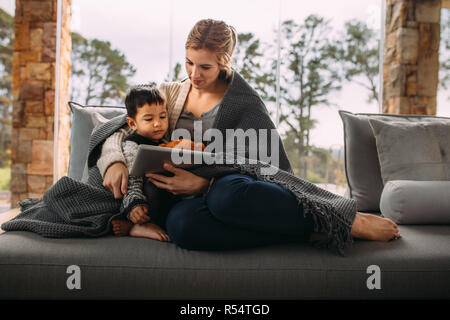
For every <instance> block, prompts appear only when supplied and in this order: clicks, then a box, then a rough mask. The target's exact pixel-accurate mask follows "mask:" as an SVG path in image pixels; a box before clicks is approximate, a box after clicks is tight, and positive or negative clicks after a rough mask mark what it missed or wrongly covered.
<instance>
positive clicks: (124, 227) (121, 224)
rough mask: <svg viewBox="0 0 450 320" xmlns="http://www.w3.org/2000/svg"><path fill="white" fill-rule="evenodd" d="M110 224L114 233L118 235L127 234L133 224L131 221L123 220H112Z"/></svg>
mask: <svg viewBox="0 0 450 320" xmlns="http://www.w3.org/2000/svg"><path fill="white" fill-rule="evenodd" d="M111 224H112V229H113V232H114V235H116V236H118V237H121V236H127V235H128V234H129V233H130V229H131V227H132V226H133V224H132V223H131V222H129V221H125V220H112V221H111Z"/></svg>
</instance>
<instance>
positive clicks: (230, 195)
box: [207, 174, 254, 220]
mask: <svg viewBox="0 0 450 320" xmlns="http://www.w3.org/2000/svg"><path fill="white" fill-rule="evenodd" d="M253 181H254V179H253V178H251V177H249V176H246V175H242V174H230V175H227V176H225V177H222V178H220V179H218V180H217V181H216V182H215V183H214V184H213V186H212V187H211V190H210V191H209V193H208V196H207V204H208V208H209V209H210V210H211V213H212V214H213V215H214V216H215V217H216V218H219V219H220V220H224V219H225V220H226V218H227V217H229V215H230V214H232V212H234V211H236V210H237V209H239V208H240V207H243V205H244V204H243V203H241V202H242V201H245V198H246V196H245V195H246V192H247V190H248V188H249V187H250V186H251V184H252V183H253Z"/></svg>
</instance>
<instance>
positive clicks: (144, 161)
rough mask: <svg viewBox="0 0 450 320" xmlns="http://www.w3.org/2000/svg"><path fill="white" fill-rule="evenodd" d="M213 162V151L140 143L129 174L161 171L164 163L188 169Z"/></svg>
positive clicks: (136, 174) (138, 174)
mask: <svg viewBox="0 0 450 320" xmlns="http://www.w3.org/2000/svg"><path fill="white" fill-rule="evenodd" d="M213 162H214V153H210V152H203V151H195V150H194V151H193V150H188V149H177V148H167V147H159V146H152V145H148V144H140V145H139V148H138V152H137V154H136V159H135V160H134V163H133V167H132V168H131V171H130V174H131V175H133V176H144V175H145V173H146V172H154V173H163V172H167V170H165V169H164V168H163V165H164V163H170V164H172V165H173V166H174V167H178V168H183V169H189V168H194V167H197V166H201V165H205V164H211V163H213Z"/></svg>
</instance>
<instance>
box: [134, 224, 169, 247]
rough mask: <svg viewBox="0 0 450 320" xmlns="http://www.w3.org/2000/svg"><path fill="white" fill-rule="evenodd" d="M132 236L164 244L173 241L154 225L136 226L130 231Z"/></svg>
mask: <svg viewBox="0 0 450 320" xmlns="http://www.w3.org/2000/svg"><path fill="white" fill-rule="evenodd" d="M130 236H132V237H143V238H150V239H154V240H159V241H164V242H170V241H171V240H170V237H169V235H168V234H167V233H166V232H165V231H164V230H163V229H161V228H160V227H159V226H158V225H156V224H154V223H144V224H134V225H133V226H132V228H131V230H130Z"/></svg>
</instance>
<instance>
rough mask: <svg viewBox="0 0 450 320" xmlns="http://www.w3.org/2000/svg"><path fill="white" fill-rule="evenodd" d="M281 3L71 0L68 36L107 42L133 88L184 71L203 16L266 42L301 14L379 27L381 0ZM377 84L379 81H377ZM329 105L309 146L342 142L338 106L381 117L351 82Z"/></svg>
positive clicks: (442, 101)
mask: <svg viewBox="0 0 450 320" xmlns="http://www.w3.org/2000/svg"><path fill="white" fill-rule="evenodd" d="M280 1H281V3H280V2H279V1H278V0H227V1H223V0H222V1H217V0H190V1H183V0H166V1H155V0H127V1H123V0H72V31H76V32H79V33H81V34H82V35H83V36H84V37H86V38H98V39H101V40H108V41H110V42H111V44H112V46H113V47H115V48H117V49H119V50H121V51H122V52H123V53H125V55H126V57H127V59H128V61H129V62H130V63H132V64H133V65H134V66H135V67H136V69H137V72H136V74H135V76H134V78H133V79H131V82H132V83H133V84H138V83H146V82H148V81H156V82H158V83H160V82H161V81H163V80H164V78H165V77H166V76H167V73H168V71H169V66H173V65H174V64H175V63H176V62H180V63H182V66H184V63H183V62H184V54H185V51H184V43H185V40H186V37H187V34H188V32H189V30H190V29H191V28H192V26H193V25H194V24H195V22H196V21H198V20H200V19H203V18H213V19H219V20H223V21H225V22H226V23H228V24H230V25H232V26H234V27H235V28H236V29H237V31H238V32H239V33H241V32H242V33H244V32H252V33H254V34H255V35H256V36H257V37H258V38H259V39H261V41H263V42H266V43H273V42H274V41H275V34H274V30H275V29H276V27H277V26H278V19H279V17H281V20H282V21H284V20H287V19H293V20H295V21H296V22H298V23H301V22H302V21H303V20H304V19H305V18H306V16H308V15H309V14H312V13H315V14H318V15H321V16H323V17H325V18H327V19H329V20H330V24H331V25H332V26H333V27H335V28H336V29H339V28H340V29H342V27H343V25H344V22H345V21H348V20H351V19H354V18H358V19H361V20H363V21H366V22H367V23H368V24H369V25H370V26H371V27H372V28H375V29H379V28H380V25H381V15H380V13H381V5H382V2H381V1H382V0H365V1H361V0H340V1H335V0H314V1H309V0H280ZM14 6H15V1H14V0H0V7H1V8H3V9H4V10H6V11H7V12H9V13H11V14H13V13H14ZM171 12H172V13H173V20H172V26H173V28H172V29H171V27H170V26H171V19H170V13H171ZM170 39H172V41H170ZM170 43H172V51H171V50H170V49H169V48H170V45H169V44H170ZM171 52H172V55H171V54H170V53H171ZM170 56H172V59H170ZM183 72H184V70H183ZM184 74H185V73H184ZM376 81H377V83H378V81H379V80H378V79H377V80H376ZM330 100H331V101H332V102H333V103H335V104H337V105H338V106H335V107H327V106H317V107H315V108H314V109H313V112H312V118H313V119H316V120H317V121H318V122H317V124H316V128H315V129H313V130H312V132H311V142H312V144H314V145H316V146H319V147H324V148H330V147H332V148H333V149H336V148H339V147H342V146H343V145H344V142H343V140H344V138H343V127H342V122H341V119H340V117H339V114H338V110H339V109H342V110H347V111H351V112H355V113H356V112H364V113H378V112H379V106H378V104H377V103H375V102H372V103H370V104H369V103H367V101H366V100H367V92H366V91H365V89H362V88H361V87H359V86H358V85H356V84H351V83H344V85H343V89H342V90H341V91H340V92H338V93H335V94H333V95H331V96H330ZM449 103H450V101H448V100H447V99H446V97H443V93H442V92H440V94H439V95H438V115H442V116H450V108H447V110H445V108H440V106H441V105H447V106H448V105H449ZM269 109H271V106H269ZM280 130H281V131H282V130H283V128H280Z"/></svg>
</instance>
